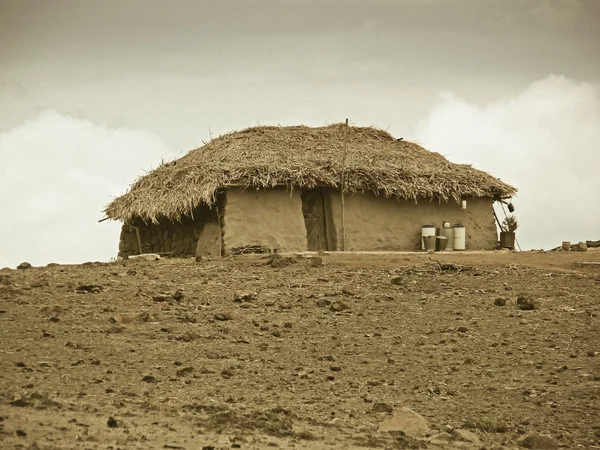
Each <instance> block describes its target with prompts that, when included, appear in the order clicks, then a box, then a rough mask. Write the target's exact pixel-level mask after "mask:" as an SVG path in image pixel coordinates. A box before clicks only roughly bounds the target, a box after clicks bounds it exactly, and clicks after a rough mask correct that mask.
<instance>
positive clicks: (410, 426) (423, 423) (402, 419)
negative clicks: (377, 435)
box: [377, 407, 429, 438]
mask: <svg viewBox="0 0 600 450" xmlns="http://www.w3.org/2000/svg"><path fill="white" fill-rule="evenodd" d="M377 431H379V432H389V431H402V432H403V433H404V434H406V435H407V436H409V437H412V438H424V437H426V436H427V433H429V424H428V423H427V420H425V418H424V417H423V416H421V415H420V414H417V413H416V412H414V411H413V410H412V409H410V408H406V407H403V408H400V409H399V410H398V411H396V412H395V413H394V415H393V416H392V417H391V418H390V419H388V420H385V421H383V422H381V423H380V424H379V428H378V430H377Z"/></svg>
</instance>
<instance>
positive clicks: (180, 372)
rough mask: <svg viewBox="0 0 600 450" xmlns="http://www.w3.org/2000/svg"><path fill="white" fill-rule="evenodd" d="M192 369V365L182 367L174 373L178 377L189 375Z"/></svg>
mask: <svg viewBox="0 0 600 450" xmlns="http://www.w3.org/2000/svg"><path fill="white" fill-rule="evenodd" d="M193 371H194V368H193V367H184V368H183V369H179V370H178V371H176V372H175V375H177V376H178V377H185V376H187V375H191V374H192V372H193Z"/></svg>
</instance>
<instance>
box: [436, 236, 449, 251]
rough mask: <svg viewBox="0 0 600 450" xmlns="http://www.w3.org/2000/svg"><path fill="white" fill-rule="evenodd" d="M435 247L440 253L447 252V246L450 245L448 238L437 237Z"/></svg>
mask: <svg viewBox="0 0 600 450" xmlns="http://www.w3.org/2000/svg"><path fill="white" fill-rule="evenodd" d="M435 239H436V242H435V246H436V248H437V251H438V252H443V251H444V250H446V246H447V245H448V238H447V237H446V236H436V237H435Z"/></svg>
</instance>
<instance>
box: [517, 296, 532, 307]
mask: <svg viewBox="0 0 600 450" xmlns="http://www.w3.org/2000/svg"><path fill="white" fill-rule="evenodd" d="M517 307H518V308H519V309H520V310H522V311H531V310H534V309H535V308H536V304H535V301H534V300H533V299H532V298H529V297H526V296H525V295H519V297H518V298H517Z"/></svg>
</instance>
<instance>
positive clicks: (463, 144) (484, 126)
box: [417, 76, 600, 249]
mask: <svg viewBox="0 0 600 450" xmlns="http://www.w3.org/2000/svg"><path fill="white" fill-rule="evenodd" d="M417 138H418V140H419V142H421V143H422V144H423V145H424V146H426V147H427V148H430V149H433V150H434V151H437V152H439V153H442V154H444V155H445V156H447V157H448V158H449V159H450V160H451V161H453V162H460V163H468V164H473V166H474V167H476V168H480V169H483V170H486V171H488V172H491V173H493V174H494V175H496V176H498V177H500V178H502V179H503V180H504V181H506V182H508V183H510V184H513V185H514V186H516V187H517V188H518V189H519V194H518V197H517V199H516V200H515V202H514V203H515V206H516V208H517V210H516V211H515V214H516V215H517V218H518V219H519V222H520V224H521V225H520V228H519V229H518V231H517V238H518V239H519V241H520V243H521V246H522V247H523V249H526V248H527V249H531V248H546V249H548V248H553V247H556V246H558V245H560V243H561V241H563V240H570V241H574V242H578V241H580V240H586V239H600V86H598V85H596V84H589V83H577V82H574V81H573V80H570V79H568V78H565V77H562V76H549V77H547V78H546V79H543V80H540V81H536V82H534V83H532V84H531V85H529V86H528V87H527V88H526V89H525V90H524V91H523V92H521V93H519V94H518V95H516V96H514V97H512V98H507V99H503V100H500V101H497V102H494V103H491V104H489V105H487V106H485V107H478V106H475V105H472V104H469V103H468V102H466V101H465V100H463V99H461V98H460V97H458V96H457V95H456V94H453V93H446V94H444V95H443V98H442V100H441V102H440V104H439V105H438V106H437V107H435V108H434V109H433V110H432V112H431V113H430V114H429V115H428V116H427V117H426V118H425V119H424V120H423V121H422V122H421V123H420V124H419V125H418V127H417ZM500 215H501V216H500V218H501V219H502V217H503V213H502V212H500Z"/></svg>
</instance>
